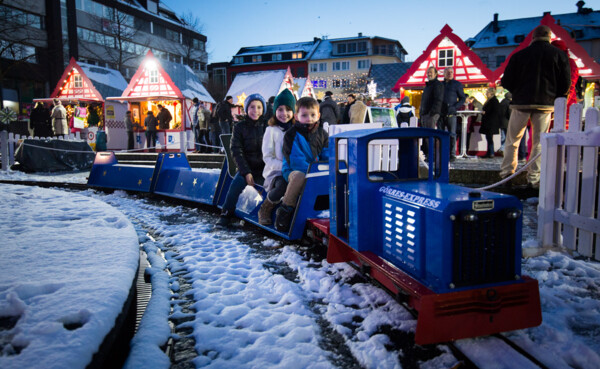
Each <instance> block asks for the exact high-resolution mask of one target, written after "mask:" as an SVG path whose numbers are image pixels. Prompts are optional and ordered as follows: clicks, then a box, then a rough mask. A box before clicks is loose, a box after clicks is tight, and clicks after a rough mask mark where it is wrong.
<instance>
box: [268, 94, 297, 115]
mask: <svg viewBox="0 0 600 369" xmlns="http://www.w3.org/2000/svg"><path fill="white" fill-rule="evenodd" d="M281 105H285V106H287V107H288V108H290V109H292V112H293V113H295V112H296V97H295V96H294V94H293V93H292V92H291V91H290V90H289V89H287V88H285V89H284V90H283V91H281V92H280V93H279V95H277V97H276V98H275V102H274V103H273V111H276V110H277V108H278V107H280V106H281Z"/></svg>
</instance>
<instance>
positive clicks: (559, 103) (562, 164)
mask: <svg viewBox="0 0 600 369" xmlns="http://www.w3.org/2000/svg"><path fill="white" fill-rule="evenodd" d="M554 113H555V114H554V129H553V130H552V131H551V132H550V133H548V134H544V135H542V138H541V143H542V166H541V174H542V176H541V179H540V199H539V207H538V239H539V240H540V241H541V243H542V247H543V248H553V247H559V248H566V249H568V250H571V251H572V252H574V253H576V254H579V255H582V256H585V257H590V258H593V259H595V260H600V218H599V217H598V212H599V208H600V196H599V191H600V181H599V178H598V172H599V170H598V164H599V163H598V147H599V146H600V126H599V124H598V119H599V118H598V117H599V115H598V109H596V108H589V109H588V110H587V111H586V114H585V121H584V120H583V119H582V113H583V108H582V106H581V105H579V104H575V105H572V106H571V109H570V111H569V128H568V131H567V130H565V128H564V127H565V120H566V114H567V108H566V99H564V98H559V99H556V103H555V105H554ZM584 127H585V128H584Z"/></svg>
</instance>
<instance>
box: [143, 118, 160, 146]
mask: <svg viewBox="0 0 600 369" xmlns="http://www.w3.org/2000/svg"><path fill="white" fill-rule="evenodd" d="M144 125H145V126H146V148H147V149H148V151H150V150H152V151H153V152H154V151H155V150H156V148H155V147H154V146H155V145H156V126H157V125H158V121H157V120H156V117H155V116H154V113H153V112H152V110H149V111H148V115H146V119H144Z"/></svg>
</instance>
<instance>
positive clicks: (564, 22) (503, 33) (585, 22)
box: [468, 11, 600, 49]
mask: <svg viewBox="0 0 600 369" xmlns="http://www.w3.org/2000/svg"><path fill="white" fill-rule="evenodd" d="M548 14H550V13H548ZM552 17H553V18H554V19H555V20H556V22H557V24H559V25H560V26H562V27H563V28H564V29H565V30H567V31H568V32H574V33H576V34H577V37H576V39H577V41H584V40H592V39H598V38H600V11H591V12H589V13H587V14H584V13H581V12H577V13H568V14H556V15H553V16H552ZM542 18H543V16H540V17H530V18H520V19H508V20H498V21H497V24H496V28H495V30H496V31H497V32H494V23H495V21H491V22H490V23H488V24H487V26H485V27H484V28H483V29H482V30H481V31H480V32H479V33H478V34H477V35H475V36H474V37H472V38H470V39H469V40H468V42H469V43H470V44H471V48H472V49H483V48H492V47H498V46H502V47H508V46H512V47H515V46H517V45H519V44H520V43H521V41H522V37H525V36H527V34H528V33H529V32H530V31H531V30H533V29H534V28H535V27H536V26H537V25H539V24H540V22H541V20H542ZM578 31H579V32H578ZM503 37H504V38H505V39H504V38H503ZM499 41H500V42H499Z"/></svg>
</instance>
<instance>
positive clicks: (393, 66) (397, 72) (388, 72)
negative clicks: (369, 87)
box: [369, 62, 412, 98]
mask: <svg viewBox="0 0 600 369" xmlns="http://www.w3.org/2000/svg"><path fill="white" fill-rule="evenodd" d="M411 65H412V62H409V63H389V64H373V65H371V70H370V71H369V78H370V79H371V80H372V81H373V82H375V83H376V84H377V96H378V97H379V98H392V97H399V96H400V94H399V93H398V92H394V91H392V87H394V85H395V84H396V82H397V81H398V79H399V78H400V77H401V76H402V75H404V73H406V71H407V70H408V69H409V68H410V66H411Z"/></svg>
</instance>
